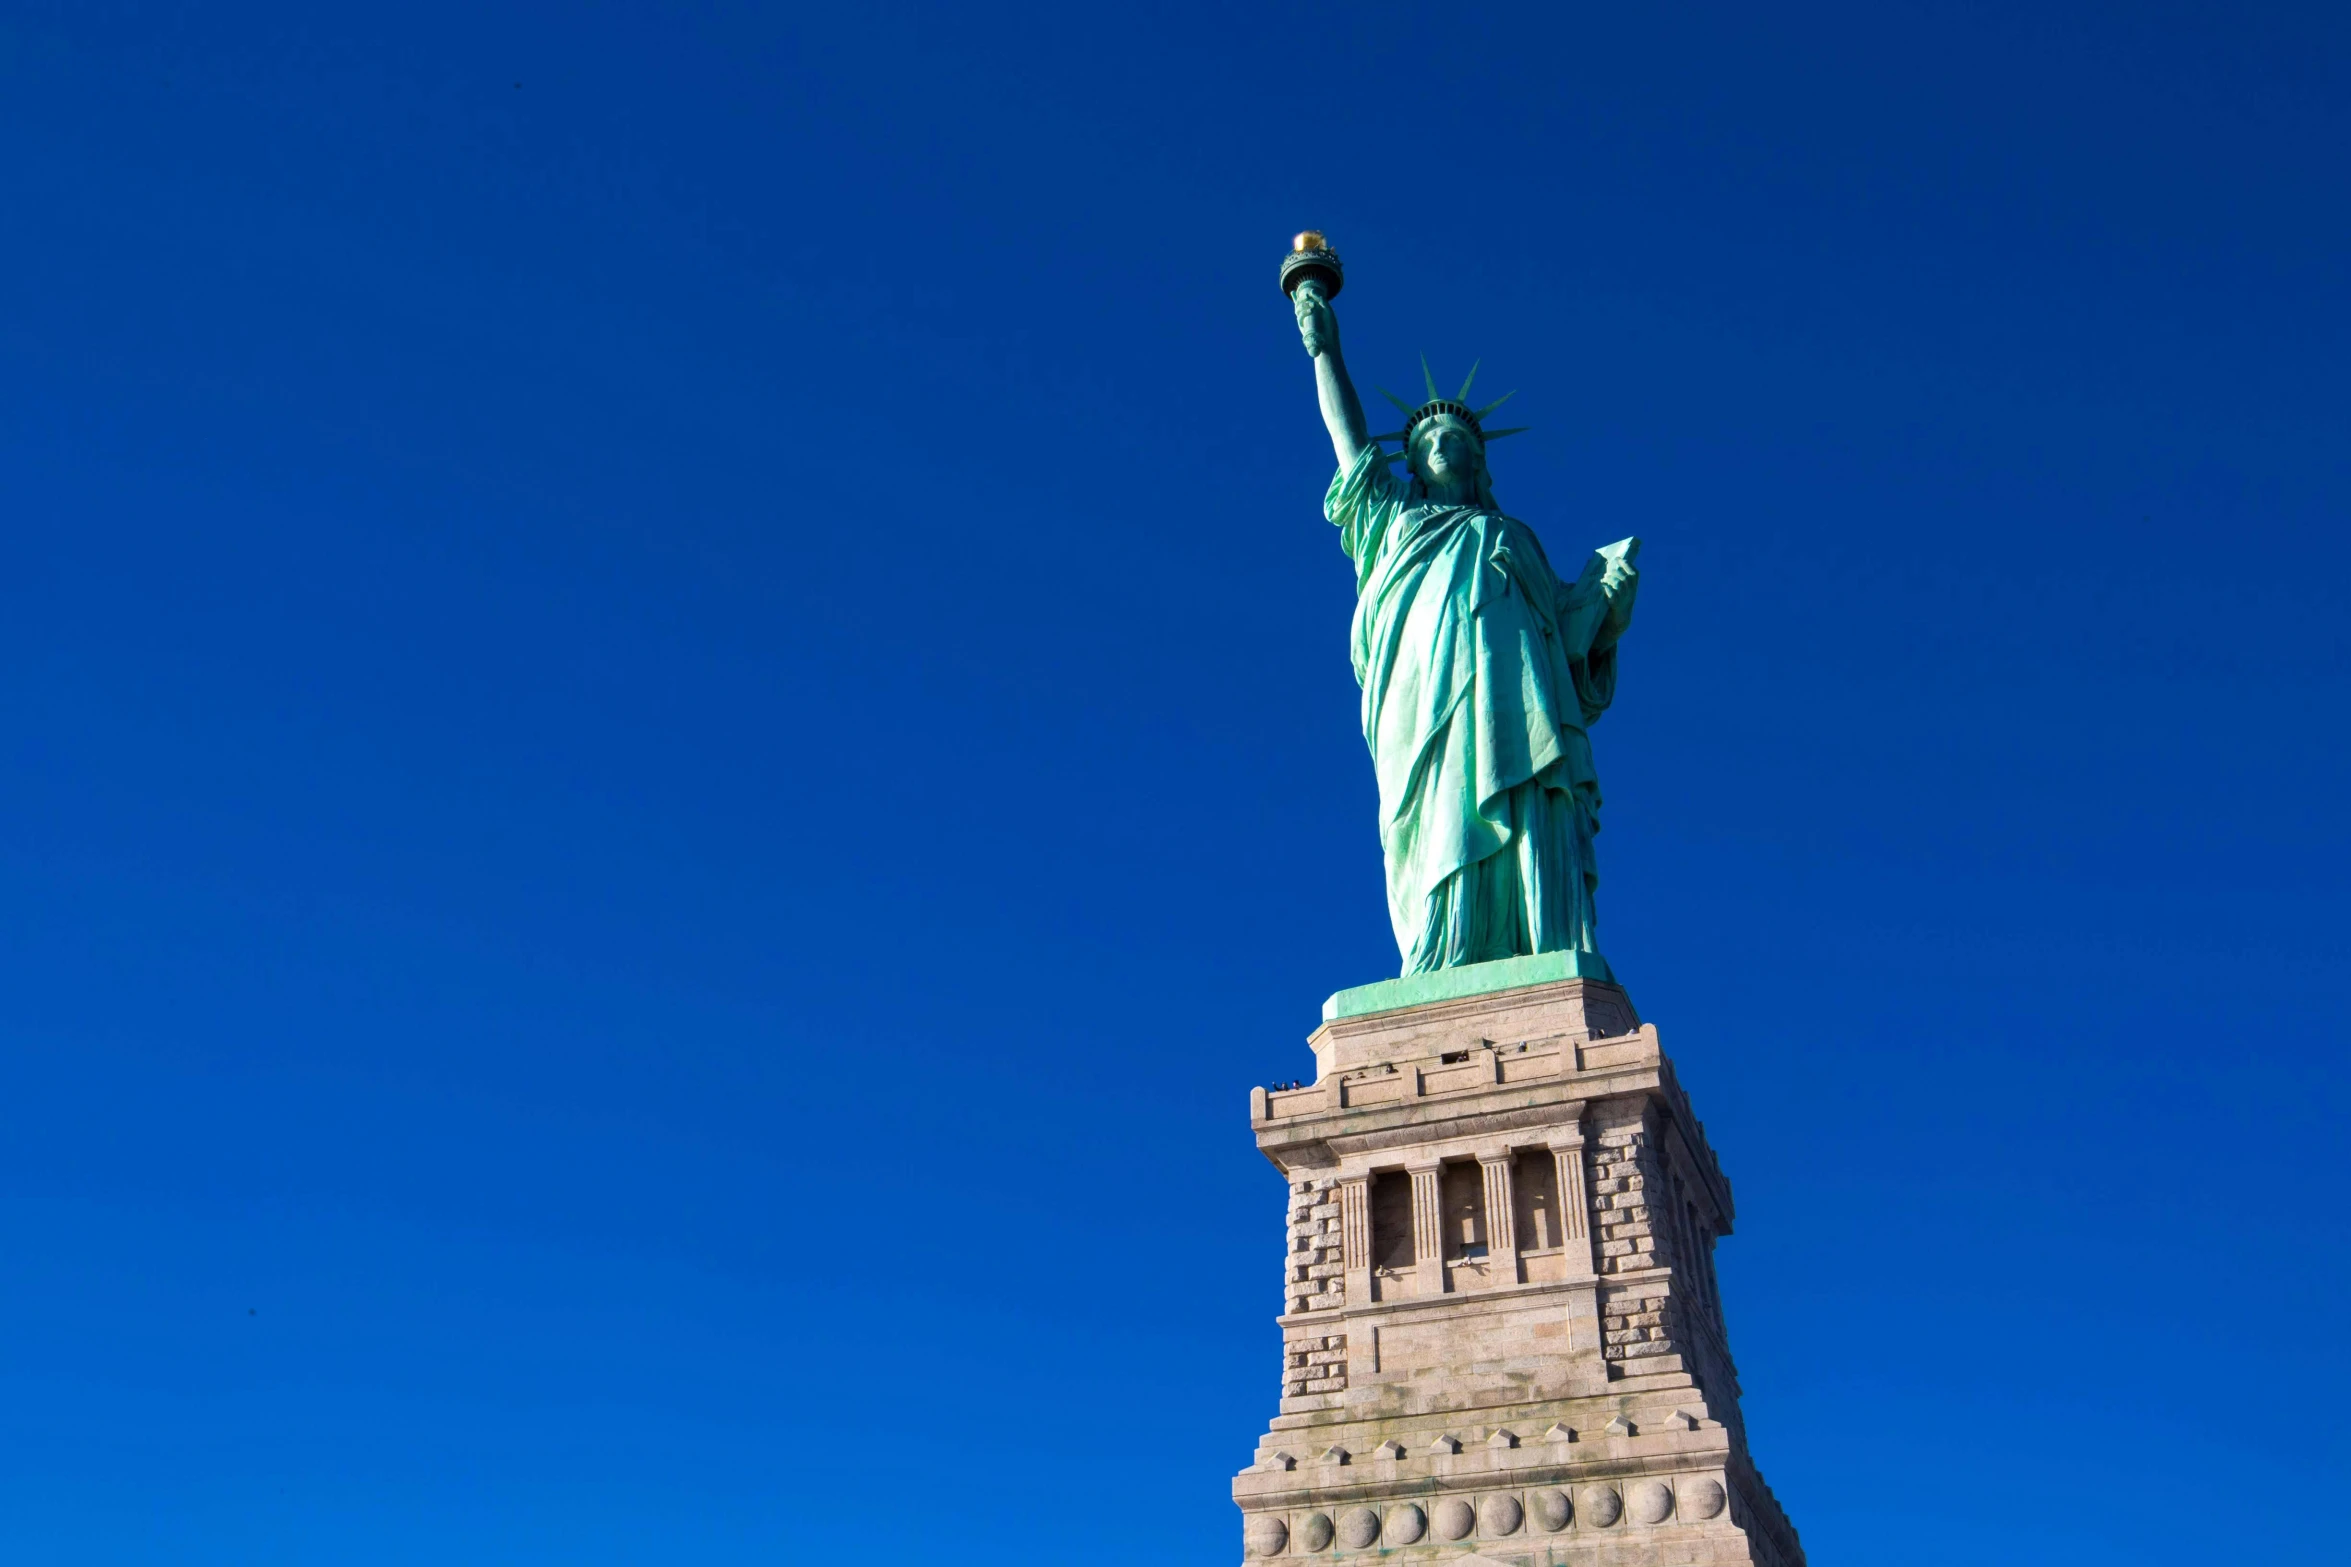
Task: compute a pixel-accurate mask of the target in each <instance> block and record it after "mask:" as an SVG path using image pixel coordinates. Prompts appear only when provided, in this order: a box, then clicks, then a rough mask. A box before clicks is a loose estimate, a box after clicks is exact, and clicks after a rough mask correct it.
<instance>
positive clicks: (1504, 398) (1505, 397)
mask: <svg viewBox="0 0 2351 1567" xmlns="http://www.w3.org/2000/svg"><path fill="white" fill-rule="evenodd" d="M1461 390H1462V391H1463V393H1464V394H1466V393H1467V392H1468V391H1469V388H1468V387H1466V386H1465V387H1463V388H1462V389H1461ZM1517 395H1518V388H1517V387H1515V386H1514V387H1512V388H1511V389H1510V390H1509V391H1507V392H1504V393H1503V394H1502V395H1501V396H1500V397H1497V398H1495V399H1494V400H1493V401H1492V402H1490V403H1488V404H1486V406H1485V407H1483V408H1481V409H1479V410H1478V417H1479V418H1480V419H1483V418H1484V417H1485V416H1486V415H1488V414H1490V413H1492V412H1493V411H1494V410H1495V409H1497V408H1499V407H1501V406H1502V405H1503V404H1504V403H1506V402H1509V401H1510V400H1511V399H1512V398H1513V397H1516V396H1517ZM1463 400H1464V401H1467V400H1468V399H1467V397H1466V395H1465V396H1464V398H1463Z"/></svg>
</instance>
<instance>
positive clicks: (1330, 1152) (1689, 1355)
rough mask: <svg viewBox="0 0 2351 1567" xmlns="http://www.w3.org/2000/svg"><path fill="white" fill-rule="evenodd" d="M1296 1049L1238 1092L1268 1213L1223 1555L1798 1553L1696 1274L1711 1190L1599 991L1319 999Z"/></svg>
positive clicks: (1693, 1132)
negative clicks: (1285, 1222) (1263, 1393)
mask: <svg viewBox="0 0 2351 1567" xmlns="http://www.w3.org/2000/svg"><path fill="white" fill-rule="evenodd" d="M1546 956H1550V955H1546ZM1512 961H1515V962H1522V963H1523V962H1527V961H1530V960H1524V959H1520V960H1512ZM1480 967H1484V968H1488V969H1492V968H1497V967H1500V965H1480ZM1403 983H1409V982H1403ZM1380 988H1382V987H1364V989H1366V990H1376V989H1380ZM1350 994H1359V993H1351V992H1342V993H1341V996H1342V997H1344V996H1347V995H1350ZM1338 999H1339V998H1334V1003H1335V1002H1336V1001H1337V1000H1338ZM1311 1043H1312V1045H1313V1046H1314V1050H1315V1057H1316V1060H1317V1062H1318V1064H1319V1067H1320V1072H1319V1075H1318V1076H1317V1078H1316V1081H1315V1082H1314V1084H1313V1085H1312V1086H1310V1087H1306V1088H1299V1089H1292V1090H1288V1091H1284V1092H1269V1091H1267V1090H1264V1089H1259V1090H1257V1091H1256V1092H1255V1093H1254V1094H1252V1096H1251V1106H1250V1109H1251V1120H1252V1123H1253V1128H1254V1130H1255V1132H1256V1135H1257V1141H1258V1146H1259V1147H1260V1149H1261V1150H1262V1151H1263V1152H1264V1153H1265V1155H1266V1157H1267V1158H1268V1159H1270V1160H1272V1161H1273V1163H1274V1164H1275V1166H1276V1167H1277V1168H1279V1169H1280V1170H1281V1171H1282V1172H1283V1174H1284V1176H1285V1177H1286V1178H1287V1179H1288V1180H1289V1182H1290V1216H1289V1248H1288V1250H1289V1256H1288V1262H1287V1266H1286V1268H1285V1278H1284V1292H1285V1295H1284V1298H1285V1310H1284V1312H1283V1315H1282V1317H1281V1319H1280V1321H1281V1330H1282V1340H1283V1356H1284V1380H1283V1390H1282V1399H1281V1407H1280V1412H1279V1413H1278V1414H1277V1415H1276V1416H1275V1418H1274V1420H1273V1422H1272V1425H1271V1426H1270V1428H1269V1429H1268V1430H1267V1432H1266V1435H1265V1436H1264V1437H1263V1439H1261V1440H1260V1442H1259V1443H1258V1449H1257V1454H1256V1458H1255V1460H1254V1461H1253V1462H1252V1463H1251V1465H1250V1466H1249V1467H1248V1468H1247V1469H1245V1470H1243V1471H1242V1472H1241V1474H1239V1475H1238V1476H1236V1477H1235V1478H1234V1481H1233V1499H1234V1500H1235V1501H1236V1502H1237V1503H1238V1504H1239V1505H1240V1507H1241V1510H1242V1514H1243V1542H1244V1549H1245V1552H1246V1554H1247V1555H1248V1556H1249V1557H1250V1558H1251V1559H1253V1560H1275V1561H1280V1560H1289V1559H1303V1558H1337V1559H1341V1560H1360V1561H1362V1562H1364V1563H1365V1564H1366V1567H1369V1563H1370V1562H1371V1561H1372V1560H1373V1559H1374V1558H1377V1559H1379V1560H1381V1561H1383V1562H1387V1561H1395V1562H1415V1563H1416V1562H1421V1561H1428V1562H1431V1563H1442V1564H1444V1567H1472V1564H1475V1563H1478V1562H1480V1561H1490V1562H1494V1563H1498V1564H1505V1567H1567V1564H1575V1567H1632V1564H1636V1563H1638V1564H1647V1563H1657V1564H1666V1563H1673V1564H1680V1567H1695V1564H1708V1567H1711V1564H1728V1563H1761V1564H1766V1567H1802V1564H1803V1561H1804V1553H1803V1549H1802V1547H1801V1546H1800V1545H1799V1544H1798V1542H1797V1539H1796V1534H1795V1531H1794V1530H1793V1529H1792V1528H1790V1527H1789V1525H1788V1522H1787V1519H1786V1517H1785V1516H1784V1515H1783V1514H1782V1513H1781V1511H1780V1507H1779V1504H1778V1502H1777V1501H1776V1500H1775V1499H1774V1498H1773V1496H1772V1494H1771V1491H1770V1489H1769V1487H1767V1486H1766V1485H1764V1483H1763V1480H1762V1477H1761V1476H1760V1475H1759V1474H1757V1473H1756V1471H1755V1468H1754V1465H1753V1464H1752V1463H1751V1462H1750V1460H1749V1458H1748V1454H1747V1448H1746V1438H1745V1432H1744V1430H1743V1428H1742V1425H1741V1422H1740V1417H1739V1409H1738V1384H1737V1378H1736V1373H1735V1372H1734V1370H1733V1368H1732V1364H1731V1358H1730V1351H1729V1347H1728V1343H1727V1337H1726V1334H1725V1330H1724V1326H1723V1321H1722V1315H1721V1309H1720V1304H1719V1302H1718V1300H1717V1299H1716V1296H1715V1292H1714V1277H1713V1264H1712V1246H1713V1242H1714V1240H1715V1238H1716V1237H1718V1236H1721V1235H1726V1234H1728V1233H1729V1232H1730V1226H1731V1196H1730V1187H1729V1183H1728V1182H1727V1181H1725V1180H1724V1179H1723V1175H1722V1171H1721V1169H1720V1167H1719V1166H1718V1165H1717V1163H1716V1162H1715V1158H1714V1154H1713V1152H1712V1150H1711V1149H1710V1148H1708V1146H1707V1145H1706V1141H1705V1136H1704V1132H1703V1130H1702V1129H1701V1127H1700V1126H1699V1124H1698V1122H1697V1120H1696V1118H1695V1117H1694V1116H1693V1115H1692V1114H1691V1113H1690V1107H1689V1102H1688V1100H1687V1098H1686V1097H1685V1096H1684V1095H1683V1093H1682V1090H1681V1088H1680V1086H1679V1084H1678V1083H1676V1081H1675V1080H1674V1074H1673V1067H1672V1063H1671V1062H1669V1061H1668V1060H1667V1059H1666V1057H1665V1055H1664V1053H1663V1051H1662V1050H1661V1048H1660V1047H1659V1044H1658V1036H1657V1031H1656V1029H1654V1028H1652V1027H1648V1026H1646V1025H1642V1024H1641V1023H1640V1022H1639V1021H1638V1017H1637V1014H1635V1013H1634V1011H1633V1008H1632V1003H1631V1001H1630V999H1629V998H1628V997H1626V996H1625V994H1624V992H1623V991H1622V990H1621V989H1619V988H1618V987H1617V986H1615V985H1614V984H1613V983H1609V982H1607V981H1605V980H1604V979H1599V978H1594V977H1588V976H1582V975H1570V976H1567V977H1560V978H1554V979H1552V980H1550V981H1549V982H1547V983H1537V984H1523V983H1522V984H1520V985H1517V986H1515V987H1512V988H1503V989H1485V990H1480V991H1475V992H1472V993H1470V994H1467V995H1459V996H1449V997H1444V998H1440V999H1433V1000H1425V1001H1423V1002H1420V1003H1418V1004H1412V1005H1405V1006H1401V1007H1388V1008H1384V1009H1380V1010H1376V1011H1372V1010H1365V1011H1359V1012H1354V1013H1349V1012H1345V1011H1343V1010H1340V1011H1335V1012H1334V1013H1332V1014H1330V1015H1329V1020H1328V1021H1326V1022H1325V1023H1324V1025H1323V1026H1322V1027H1321V1028H1320V1029H1317V1030H1316V1031H1315V1034H1314V1036H1313V1038H1312V1040H1311Z"/></svg>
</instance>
